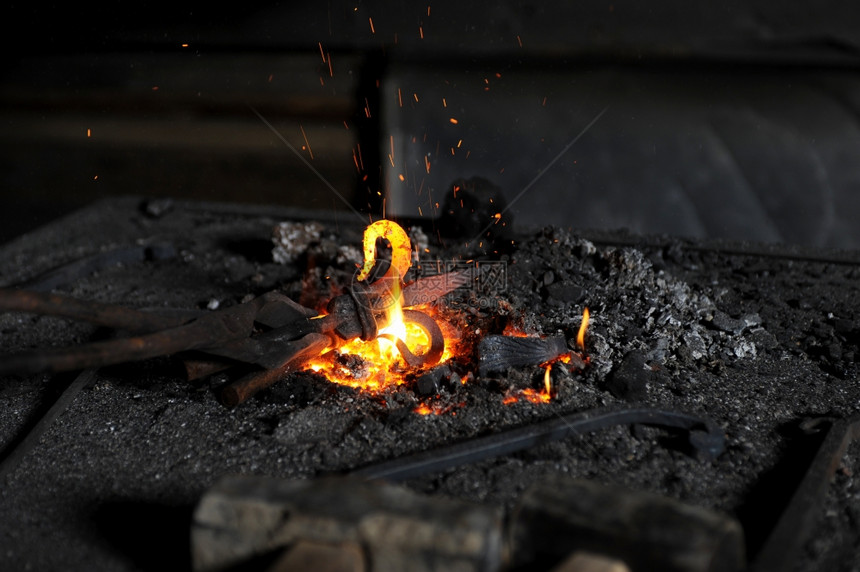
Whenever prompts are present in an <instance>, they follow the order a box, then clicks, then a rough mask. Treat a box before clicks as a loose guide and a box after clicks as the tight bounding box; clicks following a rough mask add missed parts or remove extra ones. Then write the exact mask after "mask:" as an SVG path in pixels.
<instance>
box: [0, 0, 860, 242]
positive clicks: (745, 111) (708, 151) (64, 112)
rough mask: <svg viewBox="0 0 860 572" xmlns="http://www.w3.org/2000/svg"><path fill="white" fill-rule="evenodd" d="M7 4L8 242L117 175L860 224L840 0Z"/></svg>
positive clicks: (213, 187) (552, 211)
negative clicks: (468, 189)
mask: <svg viewBox="0 0 860 572" xmlns="http://www.w3.org/2000/svg"><path fill="white" fill-rule="evenodd" d="M2 20H3V27H4V37H6V38H7V42H10V45H9V47H8V48H7V50H6V53H7V57H6V58H5V63H4V64H3V68H2V80H0V81H2V83H0V156H2V164H0V172H1V173H2V187H0V188H2V193H3V205H4V208H3V216H2V229H0V239H2V240H9V239H11V238H12V237H14V236H16V235H18V234H20V233H21V232H24V231H26V230H28V229H31V228H33V227H34V226H37V225H39V224H43V223H45V222H46V221H49V220H51V218H53V217H56V216H59V215H62V214H64V213H66V212H69V211H70V210H72V209H75V208H77V207H79V206H82V205H84V204H87V203H89V202H92V201H93V200H97V199H99V198H102V197H108V196H119V195H140V196H144V197H175V198H180V199H182V198H188V199H204V200H214V201H236V202H243V203H256V204H278V205H287V206H295V207H302V208H311V209H325V210H328V209H350V208H355V209H357V210H359V211H360V212H362V213H374V214H375V215H377V216H379V215H381V213H382V210H383V208H385V212H386V214H388V215H402V216H425V217H434V216H436V215H437V212H438V211H437V208H436V203H437V202H441V197H442V196H443V195H444V193H445V192H447V191H448V188H449V187H450V185H451V183H452V181H454V180H455V179H457V178H458V177H472V176H482V177H485V178H487V179H489V180H490V181H492V182H493V183H494V184H496V185H498V186H499V187H501V188H502V190H503V191H504V193H505V194H506V196H507V198H508V201H509V202H511V203H512V204H511V207H510V210H509V214H512V215H513V216H514V219H515V221H516V222H518V223H519V224H522V225H527V226H535V225H543V224H547V223H552V224H558V225H561V226H565V227H572V228H574V229H576V228H619V227H626V228H629V229H630V230H631V231H633V232H636V233H646V234H652V233H668V234H671V235H675V236H686V237H697V238H711V237H717V238H729V239H740V240H753V241H761V242H787V243H795V244H802V245H807V246H814V247H824V246H829V247H841V248H856V247H858V245H860V228H858V225H856V224H855V222H854V221H855V218H856V216H857V214H858V213H860V167H858V166H857V161H856V156H857V155H858V152H860V130H858V118H860V82H858V69H860V13H858V11H857V9H855V8H853V4H852V3H850V2H838V1H833V0H831V1H826V2H819V3H815V4H814V5H813V3H804V5H798V6H794V5H792V6H789V5H783V4H782V3H777V2H773V1H758V2H741V1H732V2H720V3H707V2H697V3H683V2H677V3H671V2H656V3H655V2H650V3H645V4H643V3H638V2H633V1H621V2H618V1H611V2H595V1H591V2H581V3H570V4H568V5H565V6H542V5H539V4H525V3H518V2H502V3H499V2H493V3H489V2H481V3H468V4H467V3H462V2H453V1H450V0H446V1H443V2H436V1H433V2H428V3H423V4H417V3H407V4H402V3H393V2H357V1H353V2H342V1H337V0H329V1H327V2H302V3H295V2H293V3H289V2H285V3H277V2H265V3H243V4H241V5H231V6H230V7H229V8H228V7H225V6H220V5H219V6H213V5H211V4H199V5H195V4H177V3H170V4H169V3H164V2H142V3H136V4H127V3H122V4H120V3H118V2H117V3H114V4H109V5H107V6H105V5H104V4H101V5H99V6H98V7H95V6H92V7H90V6H83V7H82V6H73V5H65V4H61V5H52V4H48V3H35V4H29V5H27V6H23V5H12V6H9V7H7V8H5V10H4V14H3V17H2ZM254 110H256V111H257V112H259V114H260V115H262V116H263V117H264V118H265V119H266V121H268V122H269V123H270V124H271V126H272V128H274V129H275V130H276V131H277V132H278V134H280V136H282V137H284V138H285V139H286V140H287V141H289V142H290V144H291V145H293V146H294V147H295V148H296V149H297V150H298V151H299V153H300V154H301V155H302V157H303V158H304V160H306V161H308V162H309V163H310V165H312V166H313V169H314V170H316V171H317V172H318V173H319V175H321V176H322V177H323V178H324V179H325V180H326V182H323V181H321V180H320V178H319V177H318V175H317V174H316V173H314V172H313V170H312V169H311V168H310V167H309V166H308V165H306V164H305V163H304V162H303V161H302V160H300V159H299V158H298V157H297V156H296V155H294V154H293V153H292V151H291V150H290V149H289V148H287V146H285V145H284V143H283V142H282V141H281V140H280V138H279V135H278V134H276V133H274V132H273V131H272V129H270V128H269V126H267V125H266V124H265V123H264V122H263V121H261V119H260V118H259V117H258V116H257V115H256V114H255V113H254ZM601 112H603V115H601V116H600V118H599V120H598V121H597V122H595V123H594V124H593V126H592V127H591V128H590V129H587V130H585V132H584V133H583V130H584V128H585V127H586V126H587V125H589V124H590V122H592V120H594V118H595V117H597V116H598V115H599V114H600V113H601ZM452 119H454V120H456V123H454V122H452V121H451V120H452ZM574 141H575V142H574ZM303 146H304V148H303ZM308 147H309V148H308ZM565 149H567V150H566V151H564V150H565ZM562 151H564V152H562ZM311 154H312V156H311ZM333 189H334V190H333ZM383 199H384V200H383ZM90 230H91V231H96V230H97V229H90Z"/></svg>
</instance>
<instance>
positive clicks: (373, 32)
mask: <svg viewBox="0 0 860 572" xmlns="http://www.w3.org/2000/svg"><path fill="white" fill-rule="evenodd" d="M367 21H368V22H370V33H371V34H375V33H376V29H375V28H374V27H373V18H368V19H367Z"/></svg>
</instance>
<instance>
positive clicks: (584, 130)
mask: <svg viewBox="0 0 860 572" xmlns="http://www.w3.org/2000/svg"><path fill="white" fill-rule="evenodd" d="M608 110H609V106H608V105H607V106H606V107H604V108H603V109H601V110H600V113H598V114H597V115H595V116H594V119H592V120H591V121H589V122H588V125H586V126H585V127H583V128H582V130H581V131H580V132H579V133H577V135H576V137H574V138H573V139H571V140H570V142H569V143H568V144H567V145H565V146H564V148H563V149H562V150H561V151H559V152H558V155H556V156H555V157H553V158H552V160H551V161H550V162H549V163H547V165H546V167H544V168H543V169H541V170H540V171H539V172H538V174H537V175H535V177H534V178H533V179H532V180H531V181H529V183H528V184H527V185H526V186H525V187H523V189H522V190H521V191H520V192H519V193H518V194H517V196H515V197H514V198H513V200H511V201H510V202H509V203H508V206H506V207H505V208H504V210H502V214H504V213H505V212H506V211H508V210H510V208H511V207H512V206H514V204H515V203H516V202H517V201H519V200H520V199H521V198H523V195H525V194H526V193H527V192H528V190H529V189H531V188H532V187H533V186H534V184H535V183H537V182H538V181H539V180H540V179H541V177H543V176H544V175H545V174H546V172H547V171H549V170H550V169H551V168H552V167H553V165H555V164H556V163H557V162H558V161H559V159H561V158H562V157H563V156H564V154H565V153H567V152H568V151H569V150H570V148H571V147H573V146H574V145H575V144H576V142H577V141H579V140H580V139H581V138H582V136H583V135H585V134H586V133H588V130H589V129H591V128H592V127H593V126H594V124H595V123H597V122H598V121H599V120H600V118H601V117H603V114H604V113H606V112H607V111H608ZM503 171H504V167H502V170H500V171H499V172H500V173H501V172H503ZM493 224H494V223H492V222H491V223H490V224H488V225H487V226H486V227H484V229H483V230H481V232H479V233H478V234H477V236H475V238H473V239H472V240H470V241H469V242H472V241H474V240H476V239H478V238H480V237H481V236H483V235H484V233H485V232H487V231H488V230H490V227H491V226H493Z"/></svg>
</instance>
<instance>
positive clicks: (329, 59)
mask: <svg viewBox="0 0 860 572" xmlns="http://www.w3.org/2000/svg"><path fill="white" fill-rule="evenodd" d="M326 56H327V57H328V75H329V77H334V69H332V67H331V54H326Z"/></svg>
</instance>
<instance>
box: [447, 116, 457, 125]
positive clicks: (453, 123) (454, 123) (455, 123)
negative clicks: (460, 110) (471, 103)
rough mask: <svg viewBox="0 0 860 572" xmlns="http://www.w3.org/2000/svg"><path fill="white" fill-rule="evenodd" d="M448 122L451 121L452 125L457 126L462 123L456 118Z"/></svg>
mask: <svg viewBox="0 0 860 572" xmlns="http://www.w3.org/2000/svg"><path fill="white" fill-rule="evenodd" d="M448 121H449V122H450V123H451V124H452V125H457V124H458V123H460V121H459V120H457V119H456V118H455V117H452V118H451V119H449V120H448Z"/></svg>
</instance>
